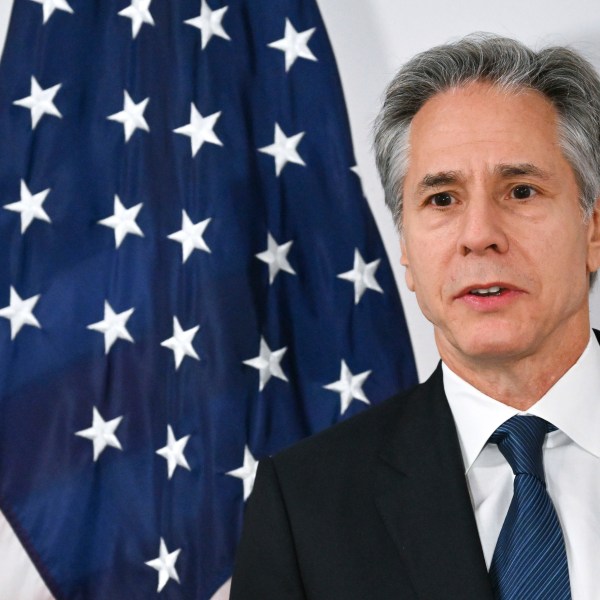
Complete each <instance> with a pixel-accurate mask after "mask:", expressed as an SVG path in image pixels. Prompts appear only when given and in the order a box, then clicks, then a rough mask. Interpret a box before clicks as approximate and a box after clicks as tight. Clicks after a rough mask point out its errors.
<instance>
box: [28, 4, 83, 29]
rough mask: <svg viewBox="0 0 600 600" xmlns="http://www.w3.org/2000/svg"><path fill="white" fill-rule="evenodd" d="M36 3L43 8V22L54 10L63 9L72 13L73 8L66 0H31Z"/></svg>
mask: <svg viewBox="0 0 600 600" xmlns="http://www.w3.org/2000/svg"><path fill="white" fill-rule="evenodd" d="M33 2H36V3H37V4H41V5H42V6H43V8H44V24H45V23H46V21H48V19H49V18H50V17H51V16H52V13H53V12H54V11H55V10H57V9H58V10H64V11H65V12H68V13H73V9H72V8H71V7H70V6H69V5H68V4H67V0H33Z"/></svg>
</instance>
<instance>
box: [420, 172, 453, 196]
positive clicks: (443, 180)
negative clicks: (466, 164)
mask: <svg viewBox="0 0 600 600" xmlns="http://www.w3.org/2000/svg"><path fill="white" fill-rule="evenodd" d="M463 179H464V177H463V176H462V175H461V173H460V172H459V171H439V172H438V173H427V175H425V176H424V177H423V179H421V181H420V182H419V185H418V186H417V193H419V194H423V193H425V192H428V191H430V190H431V189H433V188H438V187H441V186H444V185H452V184H454V183H457V182H458V181H461V180H463Z"/></svg>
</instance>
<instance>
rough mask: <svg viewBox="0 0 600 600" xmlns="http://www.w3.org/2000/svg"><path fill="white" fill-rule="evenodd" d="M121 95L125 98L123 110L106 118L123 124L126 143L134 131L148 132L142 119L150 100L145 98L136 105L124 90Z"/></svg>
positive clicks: (148, 129)
mask: <svg viewBox="0 0 600 600" xmlns="http://www.w3.org/2000/svg"><path fill="white" fill-rule="evenodd" d="M123 95H124V97H125V99H124V101H123V110H121V111H119V112H116V113H115V114H114V115H109V116H108V117H106V118H107V119H109V120H111V121H117V122H119V123H122V124H123V129H124V131H125V141H126V142H128V141H129V138H130V137H131V136H132V135H133V132H134V131H135V130H136V129H143V130H144V131H150V127H148V123H147V122H146V119H144V111H145V110H146V106H147V105H148V101H149V100H150V98H146V99H145V100H142V101H141V102H139V103H138V104H136V103H135V102H134V101H133V100H132V99H131V96H130V95H129V94H128V93H127V91H126V90H125V91H124V92H123Z"/></svg>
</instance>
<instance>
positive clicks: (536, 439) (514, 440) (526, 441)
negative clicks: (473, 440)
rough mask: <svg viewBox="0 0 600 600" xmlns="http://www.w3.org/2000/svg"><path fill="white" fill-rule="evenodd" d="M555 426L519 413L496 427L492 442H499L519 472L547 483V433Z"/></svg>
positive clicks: (511, 465)
mask: <svg viewBox="0 0 600 600" xmlns="http://www.w3.org/2000/svg"><path fill="white" fill-rule="evenodd" d="M555 429H556V427H554V425H551V424H550V423H548V421H544V419H542V418H540V417H534V416H524V415H515V416H514V417H512V418H510V419H508V421H505V422H504V423H502V425H500V427H498V429H496V431H495V432H494V433H493V434H492V436H491V437H490V442H492V443H493V444H498V448H499V450H500V452H502V454H503V455H504V458H506V461H507V462H508V464H509V465H510V467H511V469H512V470H513V473H514V474H515V475H520V474H528V475H533V476H534V477H537V478H538V479H539V480H540V481H541V482H542V483H545V477H544V467H543V465H542V445H543V443H544V439H545V437H546V434H547V433H548V432H549V431H554V430H555Z"/></svg>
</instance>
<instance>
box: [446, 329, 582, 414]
mask: <svg viewBox="0 0 600 600" xmlns="http://www.w3.org/2000/svg"><path fill="white" fill-rule="evenodd" d="M588 341H589V340H588V339H586V338H582V339H581V340H580V341H579V343H572V344H570V345H569V346H568V347H565V346H563V345H561V347H560V353H558V352H552V353H548V354H544V353H539V354H535V355H532V356H526V357H517V358H515V357H511V358H508V359H504V360H500V359H488V360H480V359H477V360H465V359H464V357H460V358H461V359H458V357H456V355H455V354H453V353H451V352H443V350H442V349H440V355H441V356H442V360H443V361H444V363H445V364H446V365H447V366H448V367H449V368H450V369H451V370H452V371H454V373H456V374H457V375H458V376H459V377H461V378H462V379H464V380H465V381H467V382H468V383H470V384H471V385H472V386H473V387H475V388H476V389H478V390H479V391H480V392H483V393H484V394H486V395H487V396H490V397H491V398H494V399H495V400H497V401H498V402H502V403H503V404H506V405H508V406H512V407H514V408H517V409H519V410H523V411H524V410H527V409H528V408H529V407H531V406H532V405H533V404H535V403H536V402H537V401H538V400H539V399H540V398H541V397H542V396H543V395H544V394H545V393H546V392H547V391H548V390H549V389H550V388H551V387H552V386H553V385H554V384H555V383H556V382H557V381H558V380H559V379H560V378H561V377H562V376H563V375H564V374H565V373H566V372H567V371H568V370H569V369H570V368H571V367H572V366H573V365H574V364H575V363H576V362H577V360H578V359H579V357H580V356H581V354H582V353H583V351H584V350H585V348H586V346H587V343H588Z"/></svg>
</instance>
